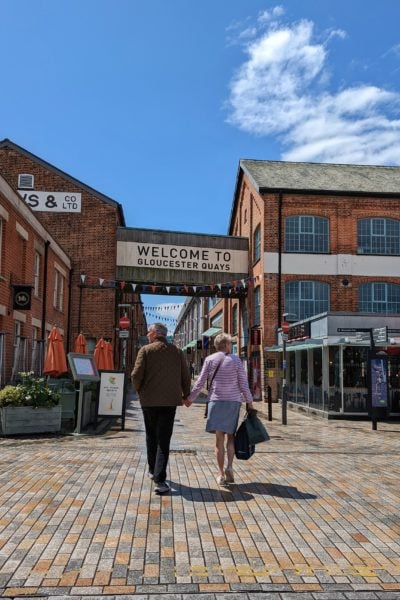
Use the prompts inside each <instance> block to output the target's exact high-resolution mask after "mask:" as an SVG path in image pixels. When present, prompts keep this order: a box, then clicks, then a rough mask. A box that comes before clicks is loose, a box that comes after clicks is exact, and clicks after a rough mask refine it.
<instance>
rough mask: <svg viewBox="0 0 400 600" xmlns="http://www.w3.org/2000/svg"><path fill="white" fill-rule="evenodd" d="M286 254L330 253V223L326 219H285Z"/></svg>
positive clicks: (310, 217)
mask: <svg viewBox="0 0 400 600" xmlns="http://www.w3.org/2000/svg"><path fill="white" fill-rule="evenodd" d="M285 252H320V253H327V252H329V221H328V219H326V218H325V217H313V216H303V215H302V216H300V215H297V216H293V217H286V219H285Z"/></svg>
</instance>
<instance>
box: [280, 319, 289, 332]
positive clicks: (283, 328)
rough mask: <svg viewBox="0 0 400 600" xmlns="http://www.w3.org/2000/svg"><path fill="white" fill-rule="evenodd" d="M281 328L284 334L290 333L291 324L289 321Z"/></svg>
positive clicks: (283, 323) (282, 324) (284, 322)
mask: <svg viewBox="0 0 400 600" xmlns="http://www.w3.org/2000/svg"><path fill="white" fill-rule="evenodd" d="M281 328H282V333H288V332H289V323H288V322H287V321H283V322H282V323H281Z"/></svg>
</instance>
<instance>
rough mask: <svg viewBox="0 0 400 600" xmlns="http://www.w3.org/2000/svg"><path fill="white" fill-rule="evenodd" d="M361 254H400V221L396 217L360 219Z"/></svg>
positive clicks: (359, 245) (359, 243) (359, 242)
mask: <svg viewBox="0 0 400 600" xmlns="http://www.w3.org/2000/svg"><path fill="white" fill-rule="evenodd" d="M358 252H359V254H385V255H388V256H397V255H399V254H400V221H395V220H394V219H381V218H379V219H378V218H373V219H360V220H359V221H358Z"/></svg>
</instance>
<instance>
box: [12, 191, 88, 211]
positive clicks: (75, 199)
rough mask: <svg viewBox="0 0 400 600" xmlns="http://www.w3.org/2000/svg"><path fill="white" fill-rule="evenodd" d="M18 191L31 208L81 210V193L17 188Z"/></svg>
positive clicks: (37, 209) (41, 209) (38, 209)
mask: <svg viewBox="0 0 400 600" xmlns="http://www.w3.org/2000/svg"><path fill="white" fill-rule="evenodd" d="M18 193H19V195H20V196H21V198H22V199H23V200H24V202H25V203H26V204H27V205H28V206H29V207H30V208H31V209H32V210H36V211H42V212H72V213H80V212H81V197H82V195H81V194H79V193H76V192H34V191H31V190H29V191H27V190H18Z"/></svg>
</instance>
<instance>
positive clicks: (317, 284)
mask: <svg viewBox="0 0 400 600" xmlns="http://www.w3.org/2000/svg"><path fill="white" fill-rule="evenodd" d="M328 310H329V285H328V284H327V283H323V282H321V281H290V282H288V283H286V285H285V312H287V313H289V314H290V315H293V318H294V316H295V317H296V320H298V321H300V320H301V319H307V318H308V317H312V316H313V315H318V314H320V313H323V312H326V311H328Z"/></svg>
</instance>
